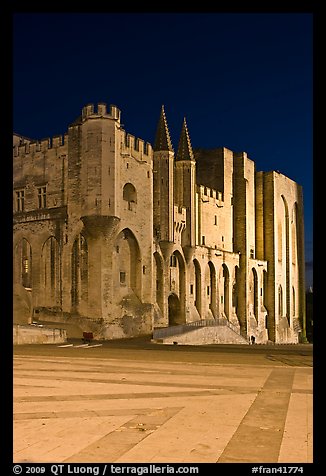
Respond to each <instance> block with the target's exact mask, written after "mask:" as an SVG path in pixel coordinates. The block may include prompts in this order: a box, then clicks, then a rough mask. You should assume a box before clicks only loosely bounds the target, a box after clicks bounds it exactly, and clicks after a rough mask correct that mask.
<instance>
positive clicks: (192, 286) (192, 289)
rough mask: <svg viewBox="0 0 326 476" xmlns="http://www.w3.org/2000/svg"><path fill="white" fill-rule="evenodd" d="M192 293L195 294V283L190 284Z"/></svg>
mask: <svg viewBox="0 0 326 476" xmlns="http://www.w3.org/2000/svg"><path fill="white" fill-rule="evenodd" d="M190 294H194V285H193V284H190Z"/></svg>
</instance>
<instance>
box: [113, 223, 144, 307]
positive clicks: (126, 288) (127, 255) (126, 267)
mask: <svg viewBox="0 0 326 476" xmlns="http://www.w3.org/2000/svg"><path fill="white" fill-rule="evenodd" d="M115 249H116V265H115V276H114V279H115V280H116V282H117V283H120V292H121V294H128V293H129V292H130V291H132V292H133V293H134V294H135V295H136V296H137V297H138V299H140V300H141V292H142V272H141V252H140V247H139V244H138V241H137V239H136V237H135V235H134V234H133V232H132V231H131V230H130V229H129V228H124V229H123V230H122V231H121V232H120V233H119V234H118V236H117V238H116V240H115Z"/></svg>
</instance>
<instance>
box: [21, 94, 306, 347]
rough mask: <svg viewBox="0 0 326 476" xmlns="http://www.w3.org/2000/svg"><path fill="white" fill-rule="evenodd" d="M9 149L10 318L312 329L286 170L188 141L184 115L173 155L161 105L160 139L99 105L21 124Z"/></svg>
mask: <svg viewBox="0 0 326 476" xmlns="http://www.w3.org/2000/svg"><path fill="white" fill-rule="evenodd" d="M13 150H14V153H13V162H14V165H13V175H14V187H13V200H14V213H13V218H14V300H15V301H14V322H25V321H26V322H30V321H31V319H33V320H41V321H42V322H43V321H51V322H53V321H54V322H58V323H60V322H61V323H72V322H75V323H76V324H78V326H79V327H80V328H81V329H83V330H88V331H93V332H94V335H95V336H96V338H107V339H111V338H121V337H131V336H137V335H142V334H150V333H151V332H152V331H153V329H154V328H160V327H161V328H162V327H169V326H178V325H180V324H189V323H193V322H195V321H203V320H204V321H205V322H207V323H209V322H212V321H213V320H214V321H216V322H223V321H225V322H227V323H228V324H230V327H232V329H233V331H234V332H235V333H238V334H240V335H241V336H242V337H244V338H245V339H247V340H249V338H251V336H254V337H255V341H256V343H266V342H268V341H273V342H276V343H283V342H284V343H285V342H287V343H295V342H298V341H300V340H301V339H302V338H304V337H305V284H304V245H303V243H304V237H303V233H304V231H303V228H304V227H303V197H302V188H301V186H300V185H298V184H297V183H295V182H294V181H293V180H291V179H290V178H288V177H286V176H284V175H283V174H282V173H280V172H277V171H270V172H257V171H256V170H255V163H254V162H253V161H252V160H251V159H250V158H249V157H248V156H247V154H246V153H245V152H237V153H235V152H232V151H231V150H229V149H227V148H224V147H221V148H216V149H210V150H207V149H197V150H193V149H192V146H191V141H190V136H189V132H188V128H187V124H186V121H185V120H184V122H183V125H182V130H181V135H180V140H179V144H178V148H177V152H175V151H174V149H173V146H172V143H171V139H170V133H169V129H168V124H167V119H166V116H165V112H164V108H163V107H162V110H161V114H160V118H159V123H158V127H157V133H156V137H155V142H154V145H153V146H152V145H150V144H149V143H144V141H143V140H141V139H137V138H135V137H134V136H132V135H130V134H128V133H126V132H125V130H124V129H123V128H122V125H121V123H120V110H119V109H118V108H117V107H116V106H112V105H111V106H110V107H109V108H107V107H106V105H105V104H103V103H100V104H98V105H97V106H96V107H94V105H87V106H85V107H84V108H83V110H82V114H81V116H80V117H78V118H77V120H76V121H75V122H73V123H72V124H71V125H70V126H69V127H68V131H67V133H66V134H65V135H64V136H56V137H53V138H51V139H45V140H41V141H38V140H32V139H28V138H26V137H23V136H20V135H18V134H14V149H13ZM24 302H25V303H27V302H28V303H29V308H30V309H31V314H29V315H28V316H27V315H26V312H25V314H24V309H26V308H27V307H28V306H27V307H26V306H25V307H24V305H23V304H22V303H24ZM27 314H28V313H27Z"/></svg>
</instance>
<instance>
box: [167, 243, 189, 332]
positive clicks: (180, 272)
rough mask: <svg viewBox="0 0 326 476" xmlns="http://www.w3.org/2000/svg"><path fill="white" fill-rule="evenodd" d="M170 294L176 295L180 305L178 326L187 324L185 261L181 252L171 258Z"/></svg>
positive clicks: (176, 252) (173, 254)
mask: <svg viewBox="0 0 326 476" xmlns="http://www.w3.org/2000/svg"><path fill="white" fill-rule="evenodd" d="M169 262H170V292H171V293H173V294H175V295H176V296H177V297H178V299H179V303H180V310H179V312H178V324H184V323H185V322H186V317H185V260H184V257H183V256H182V254H181V253H180V251H179V250H175V251H174V252H173V253H172V254H171V256H170V260H169Z"/></svg>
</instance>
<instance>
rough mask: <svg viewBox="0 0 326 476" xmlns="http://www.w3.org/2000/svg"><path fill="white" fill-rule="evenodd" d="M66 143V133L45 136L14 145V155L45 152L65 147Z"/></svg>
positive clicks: (20, 155) (21, 155)
mask: <svg viewBox="0 0 326 476" xmlns="http://www.w3.org/2000/svg"><path fill="white" fill-rule="evenodd" d="M67 144H68V134H64V135H56V136H53V137H46V138H44V139H41V140H39V141H34V140H31V141H26V142H22V143H21V144H18V145H16V146H14V148H13V149H14V150H13V153H14V157H25V156H26V155H29V154H35V153H36V152H46V151H48V150H52V149H58V148H61V147H66V146H67Z"/></svg>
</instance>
